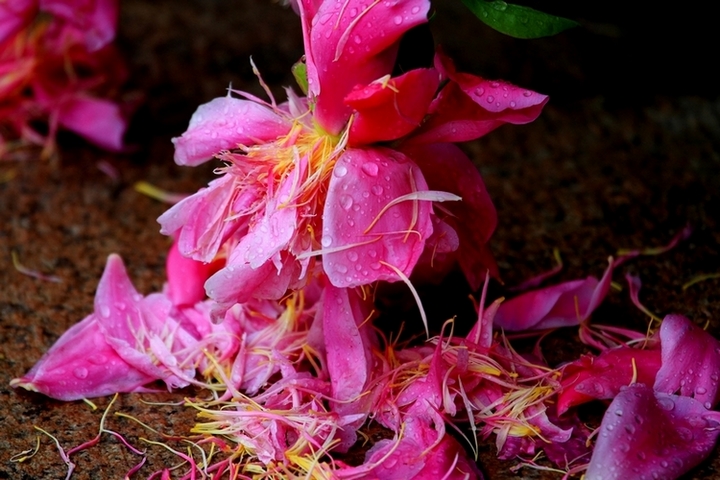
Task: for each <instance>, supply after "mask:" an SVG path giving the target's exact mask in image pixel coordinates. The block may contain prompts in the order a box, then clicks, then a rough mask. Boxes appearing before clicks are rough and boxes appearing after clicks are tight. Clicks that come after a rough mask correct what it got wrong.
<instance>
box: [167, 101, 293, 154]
mask: <svg viewBox="0 0 720 480" xmlns="http://www.w3.org/2000/svg"><path fill="white" fill-rule="evenodd" d="M289 130H290V123H289V121H288V120H287V119H285V118H283V117H281V116H280V115H279V114H277V113H276V112H274V111H272V110H271V109H270V108H268V107H266V106H264V105H261V104H259V103H256V102H251V101H249V100H240V99H237V98H233V97H230V96H225V97H218V98H215V99H213V100H211V101H210V102H208V103H205V104H203V105H200V106H199V107H198V109H197V110H196V111H195V113H194V114H193V116H192V117H191V118H190V125H189V126H188V129H187V131H186V132H185V133H183V134H182V136H180V137H176V138H173V140H172V141H173V144H175V163H177V164H178V165H189V166H195V165H199V164H201V163H203V162H205V161H207V160H210V158H212V157H213V156H214V155H216V154H218V153H220V151H222V150H228V149H231V148H237V147H238V146H239V145H246V146H249V145H255V144H257V143H262V142H266V141H271V140H275V139H276V138H278V137H280V136H282V135H285V134H287V132H288V131H289Z"/></svg>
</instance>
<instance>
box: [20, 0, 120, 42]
mask: <svg viewBox="0 0 720 480" xmlns="http://www.w3.org/2000/svg"><path fill="white" fill-rule="evenodd" d="M13 1H15V0H13ZM40 10H42V11H43V12H49V13H52V14H53V15H54V16H55V17H58V18H61V19H63V20H64V21H66V22H68V23H69V24H71V25H73V26H74V27H75V28H76V29H77V30H78V31H79V32H82V34H83V36H84V37H85V45H86V46H87V49H88V50H89V51H91V52H94V51H97V50H99V49H101V48H102V47H104V46H105V45H107V44H108V43H110V42H112V40H113V39H114V38H115V30H116V27H117V21H118V14H119V8H118V0H89V1H88V0H40Z"/></svg>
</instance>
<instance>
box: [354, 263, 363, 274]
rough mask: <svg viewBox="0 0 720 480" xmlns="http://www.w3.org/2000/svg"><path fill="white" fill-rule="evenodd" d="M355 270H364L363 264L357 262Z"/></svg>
mask: <svg viewBox="0 0 720 480" xmlns="http://www.w3.org/2000/svg"><path fill="white" fill-rule="evenodd" d="M355 270H357V271H358V272H359V271H360V270H362V265H360V264H359V263H356V264H355Z"/></svg>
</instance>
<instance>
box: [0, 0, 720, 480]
mask: <svg viewBox="0 0 720 480" xmlns="http://www.w3.org/2000/svg"><path fill="white" fill-rule="evenodd" d="M122 3H123V10H122V16H121V21H122V24H121V39H120V45H121V48H123V50H124V51H125V52H126V53H127V55H128V58H129V60H130V63H131V66H132V72H133V77H132V78H133V80H132V83H131V84H130V85H129V86H128V92H129V93H130V94H132V92H138V91H142V92H144V95H145V104H144V106H143V107H142V108H141V109H140V110H139V111H138V114H137V115H136V117H135V121H134V123H133V126H132V129H131V132H130V133H129V137H128V138H129V140H130V143H131V144H132V145H133V146H134V149H133V151H131V152H128V153H126V154H122V155H111V154H108V153H104V152H102V151H99V150H96V149H93V148H92V147H88V146H86V145H84V144H83V143H82V142H80V141H78V140H77V139H75V138H73V137H72V136H70V135H66V136H63V137H62V138H61V149H60V158H59V159H58V160H57V161H56V162H53V163H48V162H42V161H39V160H37V159H35V158H28V159H27V160H26V161H24V162H17V163H0V179H2V180H0V285H2V286H1V287H0V425H2V428H0V478H9V479H52V478H64V477H65V473H66V470H67V468H66V466H65V465H64V464H63V462H62V460H61V459H60V457H59V455H58V453H57V450H56V449H55V447H54V445H53V444H52V442H51V440H50V439H49V438H48V437H46V436H44V435H41V434H40V433H39V432H38V431H37V430H35V429H34V428H33V426H38V427H40V428H42V429H44V430H46V431H47V432H48V433H50V434H52V435H54V436H55V437H56V438H57V439H58V440H59V442H60V443H61V444H62V445H63V446H65V447H66V448H71V447H72V446H75V445H78V444H80V443H82V442H84V441H87V440H89V439H91V438H92V437H93V436H94V435H95V434H96V433H97V429H98V424H99V421H100V416H101V414H102V411H103V409H104V407H106V406H107V405H108V402H109V399H98V400H97V401H96V402H95V403H96V404H97V406H98V407H99V408H98V409H97V410H94V411H93V410H92V409H91V408H90V406H89V405H87V404H85V403H83V402H71V403H63V402H57V401H53V400H49V399H47V398H44V397H42V396H40V395H35V394H32V393H28V392H25V391H15V390H12V389H11V388H10V387H9V386H8V383H9V381H10V379H12V378H14V377H18V376H21V375H22V374H23V373H25V372H26V371H27V370H28V369H29V368H30V367H31V366H32V365H33V364H34V363H35V362H36V361H37V359H39V358H40V356H41V355H42V353H43V352H45V351H46V350H47V349H48V348H49V347H50V346H51V345H52V344H53V342H54V341H55V340H56V339H57V338H58V337H59V336H60V335H61V334H62V333H63V332H64V331H65V330H67V328H68V327H70V326H71V325H73V324H74V323H76V322H77V321H79V320H80V319H82V318H83V317H84V316H86V315H87V314H88V313H90V311H91V309H92V299H93V295H94V289H95V287H96V285H97V281H98V279H99V276H100V274H101V272H102V269H103V266H104V263H105V260H106V258H107V255H108V254H110V253H112V252H116V253H119V254H120V255H121V256H122V257H123V259H124V260H125V263H126V265H127V267H128V271H129V274H130V276H131V278H132V279H133V281H134V282H135V285H136V287H137V288H138V290H139V291H141V292H143V293H149V292H151V291H154V290H158V289H160V288H161V287H162V282H163V276H164V272H163V270H164V257H165V251H166V250H167V247H168V246H169V241H168V239H167V238H165V237H163V236H162V235H160V234H159V233H158V225H157V223H156V222H155V219H156V218H157V216H158V215H160V214H161V213H162V212H163V211H164V209H165V208H166V206H165V205H163V204H161V203H160V202H158V201H156V200H152V199H150V198H148V197H146V196H144V195H142V194H139V193H137V192H136V191H135V190H134V189H133V185H134V183H135V182H137V181H140V180H144V181H148V182H150V183H152V184H154V185H156V186H159V187H161V188H164V189H167V190H170V191H175V192H191V191H194V190H196V189H197V188H199V187H200V186H202V185H204V184H205V183H206V182H207V181H208V179H210V178H212V171H211V167H208V168H200V169H187V168H180V167H176V166H174V164H173V163H172V161H171V160H172V145H171V144H170V138H171V137H172V136H173V135H177V134H179V133H181V132H182V131H183V129H184V128H185V126H186V124H187V120H188V119H189V116H190V114H191V113H192V111H193V110H194V108H195V107H196V106H197V105H198V104H199V103H201V102H204V101H207V100H209V99H210V98H212V97H214V96H218V95H222V94H223V93H224V88H225V87H226V86H227V84H228V83H230V82H232V84H233V86H234V87H236V88H240V89H246V90H249V91H251V92H253V93H256V94H261V93H262V92H261V90H260V89H259V88H258V87H257V85H256V83H255V82H254V81H253V78H252V73H251V69H250V66H249V62H248V60H247V59H248V57H249V56H250V55H253V58H254V60H255V62H256V63H257V65H258V67H259V68H260V70H261V71H262V72H263V75H264V78H265V81H266V82H267V83H269V84H270V85H272V86H273V88H274V90H275V91H276V92H277V93H278V95H280V94H281V90H280V88H279V87H281V86H282V85H289V84H290V83H291V79H290V77H289V75H288V74H287V73H288V69H289V67H290V65H291V64H292V63H294V62H295V61H296V60H297V59H298V58H299V57H300V55H301V54H302V47H301V44H300V30H299V22H298V21H297V19H296V18H295V16H294V14H293V13H292V12H291V11H289V10H286V9H283V8H282V7H280V6H278V5H275V4H272V3H270V2H262V1H259V0H258V1H250V0H248V1H243V2H240V1H236V2H231V1H225V2H221V1H213V2H202V1H200V0H195V1H189V0H186V1H182V2H180V1H172V0H162V1H154V2H143V1H141V0H125V1H124V2H122ZM454 3H457V4H458V5H454ZM454 3H453V4H452V5H447V4H445V3H443V4H442V5H440V4H438V7H437V8H438V11H437V14H436V15H435V17H434V20H433V22H432V25H431V29H432V31H433V32H434V33H435V34H436V36H437V37H438V38H440V41H441V42H442V43H443V44H444V45H445V49H446V51H448V52H449V53H450V54H451V55H453V56H454V57H456V58H458V62H459V64H460V65H461V67H462V68H463V69H465V70H468V71H471V72H473V73H476V74H481V75H484V76H487V77H490V78H494V77H502V78H506V79H508V80H510V81H512V82H514V83H518V84H520V85H523V86H525V87H528V88H532V89H536V90H538V91H542V92H543V93H548V94H550V96H551V99H552V100H551V103H550V104H549V105H548V106H547V108H546V109H545V111H544V113H543V114H542V115H541V117H540V119H538V120H537V121H536V122H534V123H533V124H530V125H526V126H521V127H518V126H506V127H503V128H501V129H499V130H497V131H495V132H493V133H491V134H489V135H488V136H487V137H485V138H483V139H481V140H479V141H477V142H474V143H471V144H468V145H466V146H465V147H466V149H467V151H468V152H469V153H470V155H471V156H472V158H473V159H474V161H476V163H477V165H478V167H479V168H480V170H481V172H482V174H483V176H484V179H485V182H486V184H487V187H488V190H489V191H490V194H491V196H492V198H493V201H494V202H495V205H496V207H497V209H498V214H499V225H498V228H497V232H496V234H495V236H494V238H493V240H492V249H493V251H494V253H495V255H496V258H497V259H498V262H499V265H500V269H501V274H502V278H503V280H504V281H505V284H506V285H510V286H511V285H514V284H517V283H519V282H520V281H522V280H523V279H525V278H527V277H529V276H531V275H533V274H536V273H539V272H541V271H544V270H546V269H548V268H550V267H551V266H552V265H553V262H554V260H553V256H552V251H553V249H554V248H557V249H559V251H560V252H561V254H562V258H563V262H564V265H565V268H564V270H563V271H562V272H561V273H560V274H559V275H558V277H557V280H558V281H559V280H569V279H575V278H583V277H585V276H587V275H600V274H601V273H602V271H603V269H604V268H605V265H606V259H607V257H608V256H610V255H614V254H616V252H617V250H618V249H619V248H642V247H649V246H658V245H663V244H665V243H667V242H668V241H669V240H670V238H672V236H673V235H674V234H676V233H677V232H678V231H679V230H680V229H682V228H683V227H684V226H685V225H686V224H688V223H689V224H690V225H692V227H693V235H692V236H691V237H690V239H689V240H687V241H685V242H683V243H682V244H680V245H679V246H678V247H677V248H675V249H673V250H672V251H670V252H668V253H665V254H663V255H661V256H656V257H642V258H638V259H636V260H634V261H632V262H629V263H628V264H626V265H624V266H623V267H622V268H621V269H619V271H617V272H616V273H615V276H614V279H615V281H617V282H618V283H620V284H621V285H623V286H624V280H623V275H624V273H625V272H632V273H634V274H639V275H640V277H641V278H642V281H643V289H642V291H641V294H640V297H641V300H642V301H643V303H644V304H645V305H646V306H647V307H648V308H649V309H650V310H652V311H653V312H655V313H656V314H658V315H660V316H662V315H664V314H667V313H671V312H677V313H682V314H684V315H686V316H688V317H689V318H691V319H692V320H693V321H695V322H696V323H697V324H699V325H702V326H706V325H707V329H708V331H710V332H711V333H713V334H714V335H716V336H720V288H719V287H720V280H719V279H714V280H706V281H704V282H701V283H697V284H695V285H693V286H691V287H689V288H686V289H683V285H684V284H685V283H686V282H688V281H689V280H691V279H692V278H694V277H696V276H697V275H700V274H710V273H720V217H719V216H718V212H719V211H720V96H719V95H718V93H717V91H716V86H717V85H718V84H719V83H718V82H717V78H716V77H712V75H711V74H710V73H709V69H708V68H707V66H706V65H705V64H704V63H703V62H702V61H701V58H700V57H699V56H698V57H697V58H696V57H695V56H694V55H699V54H698V53H697V52H696V49H694V48H693V46H694V45H696V44H697V43H698V42H703V41H705V40H706V39H705V38H703V37H702V35H704V33H702V32H703V30H702V28H697V31H696V30H695V29H694V28H689V27H688V25H690V21H689V20H687V19H685V18H684V17H682V14H680V17H679V18H670V15H669V14H667V15H663V16H662V18H659V19H651V20H649V21H647V22H642V23H639V22H638V21H637V20H638V19H633V18H628V17H626V16H621V15H620V14H613V12H612V11H610V10H608V9H606V10H603V9H601V8H597V9H593V4H588V5H587V6H585V7H584V9H580V7H577V6H573V5H572V4H571V3H570V2H565V3H560V4H557V5H554V6H552V7H548V8H547V9H548V10H552V9H553V8H554V9H555V10H556V12H555V13H564V14H566V15H568V16H572V17H573V18H577V19H580V20H581V21H582V23H583V27H584V28H582V29H578V30H576V31H573V32H569V33H566V34H563V35H560V36H558V37H555V38H551V39H544V40H537V41H532V42H522V41H518V40H512V39H508V38H505V37H502V36H500V35H497V34H494V33H493V32H491V31H489V30H488V29H486V28H485V27H483V26H482V25H481V24H479V23H478V22H476V21H474V20H473V19H472V18H470V16H469V15H468V14H467V13H465V12H464V11H463V10H462V6H461V5H460V2H454ZM574 3H578V2H574ZM535 4H536V5H540V6H543V4H542V3H541V2H536V3H535ZM453 5H454V6H453ZM546 6H547V5H546ZM563 8H566V10H562V9H563ZM655 20H657V21H655ZM685 20H687V22H686V23H687V24H686V23H682V22H683V21H685ZM633 22H635V23H633ZM663 22H665V23H663ZM678 25H679V26H678ZM693 25H695V24H693ZM701 26H702V25H701ZM668 36H670V39H668ZM415 38H416V41H417V42H418V43H417V44H410V45H405V53H404V55H405V56H404V57H403V58H405V59H406V60H405V61H406V62H407V63H406V64H407V65H410V64H412V63H413V62H418V61H421V60H423V59H427V56H423V55H420V56H419V59H418V58H415V57H414V56H413V53H415V52H416V50H418V48H419V47H418V45H422V44H424V43H423V42H427V36H426V35H425V34H424V33H423V32H419V33H418V35H417V37H415ZM103 162H106V163H108V164H110V165H112V166H113V167H114V168H116V169H117V171H118V172H119V176H118V178H115V179H114V178H111V177H110V176H108V175H106V174H105V173H103V172H102V171H101V170H100V168H98V167H99V166H102V164H103ZM12 252H16V254H17V258H18V259H19V261H20V262H21V263H22V264H23V265H25V266H26V267H28V268H32V269H34V270H38V271H41V272H44V273H47V274H52V275H54V276H57V277H58V278H59V279H60V282H48V281H42V280H38V279H35V278H31V277H28V276H25V275H22V274H21V273H19V272H18V271H16V270H15V268H13V265H12V261H11V254H12ZM452 290H453V292H448V289H447V288H444V287H438V289H437V290H436V292H435V293H434V294H431V296H430V297H429V300H428V303H429V305H428V308H429V310H431V311H432V312H433V319H434V320H435V321H436V322H441V321H442V320H444V319H445V318H448V317H449V316H451V315H453V314H455V313H458V312H460V313H461V314H462V312H467V311H468V309H469V307H468V305H469V302H468V301H466V300H464V298H465V294H466V293H467V292H462V291H461V292H459V293H458V291H457V289H452ZM437 292H441V293H437ZM494 293H495V294H502V293H505V292H504V291H503V287H497V286H496V287H494ZM594 320H595V321H596V322H598V323H611V324H616V325H625V326H630V327H634V328H639V329H642V328H644V326H645V325H646V324H647V319H646V318H645V316H644V314H642V313H641V312H640V311H639V310H637V309H636V308H635V307H634V306H633V305H632V303H631V302H630V300H629V297H628V294H627V288H623V290H622V291H619V292H618V291H614V292H613V293H612V294H611V295H610V296H609V298H608V299H607V301H606V302H605V303H604V304H603V306H602V307H601V308H600V309H599V310H598V311H597V313H596V315H595V316H594ZM463 321H465V322H467V321H469V319H468V318H467V317H462V316H461V317H460V318H459V322H463ZM545 346H546V353H547V357H548V360H549V361H550V362H551V363H553V364H557V363H558V362H561V361H563V360H567V359H570V358H572V357H573V356H575V355H577V354H578V353H580V352H582V351H584V350H583V349H582V347H581V346H579V345H578V343H577V339H576V332H575V331H574V330H573V329H566V330H562V331H559V332H557V333H556V334H553V335H552V336H551V337H550V338H548V339H547V340H546V342H545ZM191 393H192V392H177V393H174V394H169V393H164V394H157V395H120V396H119V397H118V399H117V401H116V403H115V405H114V406H113V408H112V411H113V412H123V413H125V414H127V415H131V416H133V417H135V418H137V419H139V420H141V421H142V422H143V423H145V424H146V425H149V426H151V427H152V428H154V429H156V430H158V431H161V432H163V433H164V434H168V435H183V434H186V433H187V432H188V431H189V429H190V428H191V426H192V425H193V423H194V414H193V412H192V411H191V410H189V409H183V408H181V407H177V406H173V405H172V403H173V402H178V401H180V400H181V399H182V398H183V395H188V394H191ZM600 411H602V409H601V406H599V405H596V406H594V407H593V406H590V407H589V408H588V409H587V411H586V412H584V413H583V414H584V415H585V416H586V417H587V419H588V422H590V423H592V422H593V421H595V422H597V419H598V412H600ZM106 428H109V429H112V430H116V431H118V432H122V433H123V434H124V435H125V437H126V438H127V439H128V441H130V442H131V443H132V444H134V445H137V446H140V447H141V448H147V449H148V452H149V454H148V463H147V464H146V465H145V466H144V467H143V468H142V469H141V470H140V472H139V473H138V474H137V475H136V478H145V477H147V475H149V474H150V473H151V472H153V471H155V470H157V469H159V468H161V467H163V466H165V465H178V463H179V462H178V460H177V457H176V456H175V455H174V454H172V453H171V452H169V451H167V450H165V449H163V448H162V447H159V446H157V445H153V444H149V443H145V442H144V441H143V440H141V437H142V438H146V439H149V440H151V441H157V440H161V437H160V435H158V434H157V433H154V432H152V431H149V430H147V429H145V428H144V427H142V426H140V425H138V424H137V423H135V422H133V421H132V420H130V419H128V418H124V417H117V416H113V415H110V416H109V417H108V419H107V422H106ZM37 438H40V448H39V450H38V452H37V454H36V455H35V457H34V458H32V459H30V460H28V461H26V462H22V463H17V462H13V461H11V457H12V456H13V455H15V454H18V453H20V452H22V451H24V450H27V449H32V448H33V447H34V446H35V443H36V441H37V440H36V439H37ZM173 446H174V447H175V448H177V449H180V450H182V449H185V448H187V446H186V445H183V444H182V443H174V444H173ZM73 461H74V462H75V463H76V464H77V468H76V472H75V475H74V476H73V478H74V479H108V478H121V477H122V475H124V473H125V472H126V471H127V470H129V469H130V468H132V466H133V465H135V464H137V462H138V461H139V457H138V456H136V455H134V454H132V453H131V452H129V451H128V450H127V449H125V448H124V447H123V446H122V445H121V444H120V443H119V442H118V441H117V440H115V439H114V438H112V437H110V436H107V435H106V436H104V437H103V439H102V441H101V443H100V444H99V445H98V446H96V447H93V448H91V449H88V450H86V451H83V452H81V453H78V454H76V455H74V456H73ZM513 464H514V462H501V461H498V460H496V459H495V448H494V445H493V441H492V439H490V440H488V441H486V442H484V443H482V445H481V448H480V458H479V465H480V466H481V468H482V470H483V471H484V473H485V474H486V476H487V478H490V479H503V478H517V477H518V476H521V477H524V478H559V477H560V475H558V474H556V473H551V472H537V471H532V470H528V469H523V470H521V472H519V473H513V472H511V471H509V468H510V467H511V466H512V465H513ZM718 475H720V451H717V450H716V452H715V453H714V454H713V455H712V456H711V458H710V459H709V460H708V461H706V462H705V463H703V464H702V465H701V466H699V467H698V468H696V469H694V470H693V471H692V472H690V473H689V474H688V475H687V476H686V478H688V479H689V478H717V476H718Z"/></svg>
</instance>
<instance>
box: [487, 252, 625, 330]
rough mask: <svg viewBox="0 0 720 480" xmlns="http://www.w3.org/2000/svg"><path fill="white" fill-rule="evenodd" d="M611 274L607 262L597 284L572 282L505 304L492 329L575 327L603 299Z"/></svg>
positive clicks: (498, 313) (527, 294) (611, 266)
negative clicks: (494, 327) (606, 266)
mask: <svg viewBox="0 0 720 480" xmlns="http://www.w3.org/2000/svg"><path fill="white" fill-rule="evenodd" d="M612 270H613V263H612V262H610V265H609V266H608V268H607V269H606V270H605V274H604V275H603V277H602V279H601V280H600V281H598V280H597V279H596V278H595V277H588V278H586V279H585V280H572V281H570V282H565V283H560V284H558V285H552V286H550V287H546V288H541V289H538V290H532V291H529V292H527V293H523V294H522V295H519V296H517V297H515V298H513V299H511V300H508V301H507V302H504V303H503V304H502V305H500V308H499V309H498V311H497V315H496V316H495V325H496V326H497V327H499V328H503V329H505V330H508V331H520V330H529V329H533V330H539V329H543V328H557V327H569V326H574V325H579V324H580V322H582V321H583V320H585V319H586V318H588V317H589V316H590V314H591V313H592V312H593V311H594V310H595V309H596V308H597V307H598V306H599V305H600V303H601V302H602V300H603V299H604V298H605V296H606V295H607V292H608V290H609V288H610V282H611V280H612Z"/></svg>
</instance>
